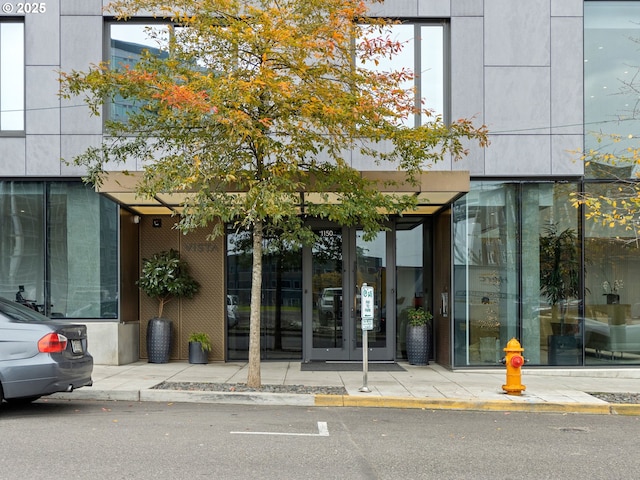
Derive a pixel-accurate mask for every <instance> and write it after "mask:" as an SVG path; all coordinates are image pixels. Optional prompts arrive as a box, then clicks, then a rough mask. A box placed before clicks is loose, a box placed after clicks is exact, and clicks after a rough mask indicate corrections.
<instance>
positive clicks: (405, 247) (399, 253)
mask: <svg viewBox="0 0 640 480" xmlns="http://www.w3.org/2000/svg"><path fill="white" fill-rule="evenodd" d="M395 234H396V318H397V324H398V327H397V330H396V358H398V359H405V360H406V358H407V342H406V333H407V323H408V318H407V312H408V311H409V310H410V309H411V308H414V307H423V308H425V309H426V310H428V311H430V312H432V313H433V309H432V306H431V305H430V301H429V298H425V296H426V294H427V292H430V291H431V285H430V283H431V282H430V279H431V276H430V275H428V276H427V278H425V275H424V272H425V268H424V265H425V258H428V257H429V256H430V253H431V251H430V241H429V237H428V236H426V238H425V225H424V221H423V219H422V218H415V219H412V218H411V217H405V218H402V219H398V220H397V221H396V231H395ZM429 338H433V335H431V336H430V337H429ZM431 352H433V350H431Z"/></svg>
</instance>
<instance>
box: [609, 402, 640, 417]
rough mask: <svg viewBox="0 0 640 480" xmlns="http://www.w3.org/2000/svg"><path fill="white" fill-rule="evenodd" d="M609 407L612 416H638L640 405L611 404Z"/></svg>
mask: <svg viewBox="0 0 640 480" xmlns="http://www.w3.org/2000/svg"><path fill="white" fill-rule="evenodd" d="M610 406H611V414H612V415H629V416H637V415H640V405H637V404H635V403H612V404H610Z"/></svg>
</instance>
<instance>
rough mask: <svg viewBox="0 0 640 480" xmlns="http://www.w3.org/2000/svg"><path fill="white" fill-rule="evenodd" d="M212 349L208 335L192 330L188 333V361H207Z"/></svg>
mask: <svg viewBox="0 0 640 480" xmlns="http://www.w3.org/2000/svg"><path fill="white" fill-rule="evenodd" d="M211 349H212V345H211V339H210V338H209V335H207V334H206V333H202V332H194V333H192V334H191V335H189V363H207V362H208V361H209V352H210V351H211Z"/></svg>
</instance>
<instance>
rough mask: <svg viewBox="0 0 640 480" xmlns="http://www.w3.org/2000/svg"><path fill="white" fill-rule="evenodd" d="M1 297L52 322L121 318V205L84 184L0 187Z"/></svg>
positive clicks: (9, 184)
mask: <svg viewBox="0 0 640 480" xmlns="http://www.w3.org/2000/svg"><path fill="white" fill-rule="evenodd" d="M0 215H1V217H2V219H3V220H2V222H3V223H2V229H1V230H0V295H2V296H4V297H6V298H10V299H16V300H20V301H22V302H23V303H26V304H27V305H29V306H32V307H34V308H36V309H37V310H38V311H40V312H42V313H45V314H46V315H50V316H53V317H62V318H82V319H115V318H117V317H118V247H117V246H118V242H117V239H118V226H117V222H118V207H117V205H115V204H114V203H113V202H110V201H109V200H107V199H106V198H104V197H101V196H99V195H98V194H96V193H95V192H94V191H93V190H92V189H91V188H90V187H87V186H86V185H84V184H82V183H81V182H12V181H8V182H0Z"/></svg>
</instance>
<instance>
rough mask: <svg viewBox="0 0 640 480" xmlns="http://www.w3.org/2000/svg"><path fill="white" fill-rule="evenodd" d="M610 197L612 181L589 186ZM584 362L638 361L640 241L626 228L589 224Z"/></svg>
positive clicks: (586, 261)
mask: <svg viewBox="0 0 640 480" xmlns="http://www.w3.org/2000/svg"><path fill="white" fill-rule="evenodd" d="M585 189H586V190H587V192H588V193H589V194H595V195H608V194H609V193H608V192H609V191H610V190H611V189H615V186H614V185H611V184H595V185H587V186H586V187H585ZM585 263H586V267H585V269H586V273H585V286H586V297H585V300H586V301H585V346H586V355H587V356H586V362H587V364H590V365H600V364H607V363H636V364H637V363H640V283H638V281H637V276H638V275H637V272H638V271H639V270H640V255H639V254H638V244H637V239H636V238H635V237H633V236H631V232H629V231H626V230H624V227H622V226H615V227H609V226H608V225H606V226H603V225H601V224H598V223H595V222H587V223H585Z"/></svg>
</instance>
